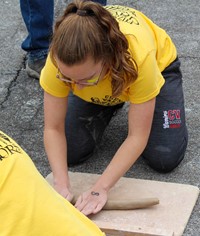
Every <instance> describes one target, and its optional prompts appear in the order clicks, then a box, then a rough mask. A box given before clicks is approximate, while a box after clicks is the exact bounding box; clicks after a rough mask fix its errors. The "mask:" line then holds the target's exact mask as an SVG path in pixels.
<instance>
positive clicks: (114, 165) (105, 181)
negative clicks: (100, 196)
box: [95, 137, 146, 191]
mask: <svg viewBox="0 0 200 236" xmlns="http://www.w3.org/2000/svg"><path fill="white" fill-rule="evenodd" d="M145 146H146V141H145V140H144V139H138V138H137V139H136V138H132V137H127V138H126V140H125V141H124V142H123V143H122V145H121V146H120V148H119V149H118V151H117V152H116V154H115V156H114V157H113V159H112V161H111V162H110V164H109V165H108V166H107V168H106V169H105V171H104V172H103V174H102V175H101V176H100V178H99V179H98V181H97V182H96V184H95V188H103V189H105V190H106V191H109V190H110V189H111V188H112V187H113V186H114V185H115V184H116V182H117V181H118V180H119V179H120V178H121V177H122V176H123V175H124V174H125V173H126V172H127V171H128V170H129V169H130V167H131V166H132V165H133V164H134V163H135V161H136V160H137V159H138V158H139V156H140V155H141V153H142V152H143V150H144V148H145Z"/></svg>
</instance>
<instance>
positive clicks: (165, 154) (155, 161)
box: [142, 143, 187, 173]
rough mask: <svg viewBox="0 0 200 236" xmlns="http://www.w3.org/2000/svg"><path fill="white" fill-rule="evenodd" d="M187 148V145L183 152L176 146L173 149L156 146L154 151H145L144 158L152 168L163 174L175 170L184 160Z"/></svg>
mask: <svg viewBox="0 0 200 236" xmlns="http://www.w3.org/2000/svg"><path fill="white" fill-rule="evenodd" d="M186 147H187V143H185V145H184V146H183V147H182V149H181V150H180V148H178V147H177V146H176V145H174V146H173V147H171V148H170V147H166V146H156V147H155V148H153V149H147V150H145V151H144V153H143V154H142V156H143V157H144V159H145V160H146V162H147V164H148V165H149V166H150V167H151V168H153V169H154V170H156V171H158V172H161V173H167V172H170V171H172V170H173V169H175V168H176V167H177V166H178V165H179V164H180V162H181V161H182V160H183V159H184V156H185V150H186Z"/></svg>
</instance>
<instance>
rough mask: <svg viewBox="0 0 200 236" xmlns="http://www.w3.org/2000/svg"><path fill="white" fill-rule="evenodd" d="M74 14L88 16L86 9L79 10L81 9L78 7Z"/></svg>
mask: <svg viewBox="0 0 200 236" xmlns="http://www.w3.org/2000/svg"><path fill="white" fill-rule="evenodd" d="M76 14H77V15H79V16H88V15H89V14H88V11H87V10H81V9H78V10H77V11H76Z"/></svg>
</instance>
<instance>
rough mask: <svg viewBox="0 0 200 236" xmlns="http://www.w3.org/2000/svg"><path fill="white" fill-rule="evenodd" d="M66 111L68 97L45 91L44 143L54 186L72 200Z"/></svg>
mask: <svg viewBox="0 0 200 236" xmlns="http://www.w3.org/2000/svg"><path fill="white" fill-rule="evenodd" d="M66 112H67V98H57V97H54V96H52V95H50V94H48V93H46V92H44V144H45V149H46V152H47V156H48V160H49V163H50V166H51V169H52V172H53V177H54V187H55V189H56V190H57V191H58V192H59V193H60V194H61V195H62V196H63V197H65V198H67V199H68V200H69V201H71V200H72V194H71V193H70V182H69V177H68V168H67V144H66V136H65V116H66Z"/></svg>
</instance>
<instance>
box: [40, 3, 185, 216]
mask: <svg viewBox="0 0 200 236" xmlns="http://www.w3.org/2000/svg"><path fill="white" fill-rule="evenodd" d="M40 84H41V86H42V88H43V89H44V116H45V129H44V142H45V147H46V152H47V156H48V159H49V162H50V165H51V168H52V171H53V176H54V187H55V189H56V190H57V191H58V192H59V193H60V194H61V195H62V196H64V197H65V198H66V199H68V200H71V199H72V196H73V193H72V192H71V190H70V180H69V178H68V174H67V170H68V165H74V164H77V163H80V162H82V161H84V160H86V159H87V158H89V157H91V156H92V155H93V153H94V151H95V149H96V146H97V144H98V143H99V142H100V140H101V137H102V134H103V132H104V130H105V128H106V126H107V125H108V123H109V121H110V120H111V118H112V116H113V114H115V112H116V111H117V110H118V109H119V108H121V107H122V106H123V104H124V102H129V103H130V105H129V112H128V135H127V137H126V139H125V140H124V142H123V143H122V144H121V146H120V147H119V149H118V150H117V152H116V154H115V155H114V157H113V158H112V160H111V162H110V164H109V165H108V166H107V168H106V169H105V171H104V172H103V174H102V175H101V177H100V178H99V179H98V181H97V182H96V183H95V185H94V186H93V187H92V188H91V189H90V190H88V191H87V192H85V193H83V194H82V195H81V196H80V198H79V199H78V200H77V203H76V205H75V206H76V207H77V208H78V209H79V210H80V211H82V212H83V213H84V214H86V215H88V214H91V213H97V212H98V211H100V210H101V209H102V207H103V206H104V204H105V203H106V201H107V194H108V191H109V190H110V189H111V188H112V186H113V185H114V184H115V183H116V182H117V181H118V180H119V178H120V177H121V176H123V175H124V174H125V173H126V172H127V171H128V170H129V168H130V167H131V166H132V165H133V164H134V163H135V161H136V160H137V159H138V158H139V157H140V156H142V157H143V158H145V160H146V161H147V163H148V164H149V165H150V166H151V167H152V168H153V169H155V170H157V171H159V172H169V171H171V170H173V169H174V168H175V167H177V166H178V164H179V163H180V162H181V160H182V159H183V158H184V154H185V150H186V147H187V142H188V138H187V128H186V124H185V110H184V97H183V90H182V75H181V71H180V61H179V59H178V56H177V51H176V48H175V46H174V44H173V42H172V40H171V39H170V37H169V36H168V34H167V33H166V32H165V31H164V30H163V29H161V28H160V27H158V26H157V25H156V24H154V23H153V22H152V21H151V20H150V19H148V18H147V17H146V16H145V15H144V14H142V13H141V12H139V11H137V10H135V9H132V8H128V7H124V6H107V7H102V6H100V5H99V4H95V3H92V2H91V1H79V0H77V1H74V2H73V3H70V4H69V5H68V6H67V8H66V10H65V12H64V14H63V16H62V17H61V18H60V19H59V20H58V21H57V23H56V25H55V32H54V35H53V39H52V43H51V47H50V54H49V57H48V59H47V62H46V65H45V67H44V69H43V71H42V74H41V78H40ZM94 192H95V193H97V194H95V195H94V194H92V193H94Z"/></svg>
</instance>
